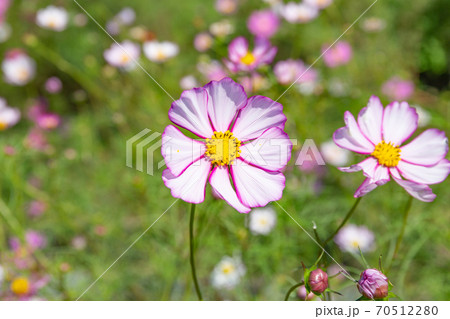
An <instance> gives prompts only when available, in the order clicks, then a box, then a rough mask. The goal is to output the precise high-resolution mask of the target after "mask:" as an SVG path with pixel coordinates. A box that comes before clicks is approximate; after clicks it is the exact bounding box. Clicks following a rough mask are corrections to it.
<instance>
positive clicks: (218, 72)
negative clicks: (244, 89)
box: [197, 60, 227, 81]
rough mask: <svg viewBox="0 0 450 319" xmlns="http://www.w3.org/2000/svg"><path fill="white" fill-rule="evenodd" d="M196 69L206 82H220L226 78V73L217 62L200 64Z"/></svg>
mask: <svg viewBox="0 0 450 319" xmlns="http://www.w3.org/2000/svg"><path fill="white" fill-rule="evenodd" d="M197 69H198V71H199V72H200V73H202V74H203V75H204V76H205V77H206V78H207V79H208V81H220V80H222V79H223V78H225V77H227V72H226V71H225V69H224V68H223V66H222V64H220V62H219V61H215V60H213V61H211V62H200V63H199V64H198V65H197Z"/></svg>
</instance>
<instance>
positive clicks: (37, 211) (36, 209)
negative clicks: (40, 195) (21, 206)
mask: <svg viewBox="0 0 450 319" xmlns="http://www.w3.org/2000/svg"><path fill="white" fill-rule="evenodd" d="M46 209H47V204H46V203H45V202H43V201H39V200H33V201H31V202H30V203H28V208H27V213H28V216H31V217H38V216H41V215H42V214H43V213H44V212H45V210H46Z"/></svg>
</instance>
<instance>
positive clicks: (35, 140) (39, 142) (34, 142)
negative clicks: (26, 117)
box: [25, 128, 48, 151]
mask: <svg viewBox="0 0 450 319" xmlns="http://www.w3.org/2000/svg"><path fill="white" fill-rule="evenodd" d="M25 145H26V146H27V147H29V148H31V149H34V150H37V151H45V149H46V148H47V147H48V142H47V138H46V137H45V134H44V132H42V130H40V129H38V128H33V129H31V131H30V132H29V133H28V135H27V137H26V139H25Z"/></svg>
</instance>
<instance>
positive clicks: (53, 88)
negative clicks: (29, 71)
mask: <svg viewBox="0 0 450 319" xmlns="http://www.w3.org/2000/svg"><path fill="white" fill-rule="evenodd" d="M45 89H46V90H47V92H48V93H51V94H55V93H58V92H60V91H61V89H62V82H61V80H60V79H59V78H58V77H56V76H52V77H51V78H48V79H47V81H46V82H45Z"/></svg>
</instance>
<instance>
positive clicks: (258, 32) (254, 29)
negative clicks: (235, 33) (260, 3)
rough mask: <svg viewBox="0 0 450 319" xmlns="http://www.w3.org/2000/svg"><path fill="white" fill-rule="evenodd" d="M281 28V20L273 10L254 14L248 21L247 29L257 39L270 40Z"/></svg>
mask: <svg viewBox="0 0 450 319" xmlns="http://www.w3.org/2000/svg"><path fill="white" fill-rule="evenodd" d="M279 26H280V19H278V16H277V15H276V14H275V13H274V12H273V11H272V10H262V11H255V12H253V13H252V14H251V15H250V17H249V18H248V21H247V27H248V30H249V31H250V33H251V34H253V35H254V36H256V37H261V38H270V37H272V36H273V35H274V34H275V33H276V32H277V31H278V28H279Z"/></svg>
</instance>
